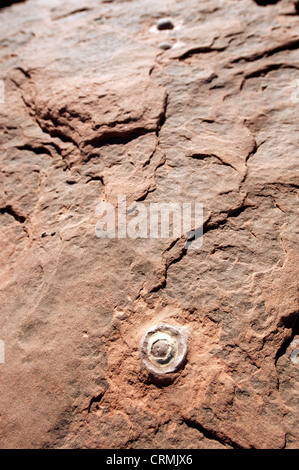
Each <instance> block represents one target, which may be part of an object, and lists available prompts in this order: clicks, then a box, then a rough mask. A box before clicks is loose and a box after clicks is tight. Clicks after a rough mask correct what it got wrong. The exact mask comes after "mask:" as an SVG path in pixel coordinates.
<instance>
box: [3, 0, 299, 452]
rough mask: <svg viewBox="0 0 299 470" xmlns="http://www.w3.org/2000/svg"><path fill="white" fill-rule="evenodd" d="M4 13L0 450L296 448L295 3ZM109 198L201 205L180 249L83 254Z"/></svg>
mask: <svg viewBox="0 0 299 470" xmlns="http://www.w3.org/2000/svg"><path fill="white" fill-rule="evenodd" d="M6 3H7V4H11V5H10V6H7V7H5V8H1V10H0V23H1V31H0V44H1V48H0V78H1V79H2V80H3V81H4V84H5V99H4V100H2V101H4V103H0V145H1V151H0V169H1V173H0V183H1V184H0V234H1V236H0V309H1V315H0V339H1V340H3V341H4V344H5V363H3V364H2V363H1V364H0V377H1V378H0V421H1V428H0V446H1V447H2V448H25V447H29V448H40V447H43V448H49V447H50V448H53V447H57V448H78V447H80V448H221V449H225V448H279V449H280V448H296V447H298V446H299V413H298V409H299V407H298V400H299V385H298V381H299V372H298V371H299V364H298V363H296V362H295V361H293V362H292V361H291V360H290V355H291V354H292V351H293V349H292V344H297V343H296V340H297V339H299V322H298V321H297V319H298V278H299V275H298V265H299V263H298V198H297V195H298V144H299V137H298V135H299V134H298V106H299V71H298V69H299V53H298V46H299V26H298V25H299V23H298V5H297V7H296V5H295V4H296V3H298V2H293V1H289V0H282V1H278V2H255V1H253V0H231V1H226V0H202V1H200V2H198V0H188V2H185V1H184V0H176V1H175V0H169V1H167V2H161V1H158V0H152V1H150V2H148V1H146V0H131V1H129V0H128V1H123V0H102V1H98V0H86V1H84V2H79V1H78V0H67V1H65V2H61V1H58V0H53V1H51V2H46V1H44V0H27V1H25V2H6ZM267 3H269V4H268V5H267ZM296 8H297V9H296ZM163 18H167V19H168V21H169V22H170V24H171V25H172V27H171V28H170V27H168V28H164V27H163V28H162V29H158V28H157V24H158V22H159V20H161V19H163ZM165 24H166V22H165ZM161 44H167V47H165V48H164V47H163V49H161V47H159V46H160V45H161ZM168 46H169V47H168ZM120 194H122V195H125V196H126V198H127V204H128V205H129V204H131V203H133V202H138V201H142V202H143V203H144V204H150V203H155V202H169V203H172V202H179V203H184V202H188V201H196V202H199V203H202V204H203V207H204V221H203V228H204V236H203V244H202V247H201V248H200V249H197V250H196V249H194V250H192V249H191V248H190V249H188V251H186V249H185V240H184V238H183V237H181V238H170V239H142V238H139V239H136V240H134V239H130V238H123V239H108V238H105V239H98V238H97V237H96V235H95V225H96V222H97V216H96V214H95V209H96V207H97V205H98V203H99V202H100V201H101V200H105V201H107V202H110V203H111V204H116V203H117V200H118V195H120ZM191 245H192V243H191ZM163 322H164V323H168V324H171V325H173V326H175V327H178V328H187V329H188V338H189V339H188V356H187V361H186V364H185V365H184V367H183V368H182V369H181V370H180V371H178V372H176V373H174V374H170V375H169V377H168V378H167V380H165V381H164V382H161V383H160V382H157V381H156V380H154V379H153V377H152V376H151V375H150V374H149V373H148V371H146V369H145V368H144V367H143V366H142V363H141V360H140V355H139V343H140V340H141V338H142V337H143V335H144V333H145V332H146V331H147V330H148V329H149V328H151V327H152V326H153V325H155V324H159V323H163ZM182 397H183V399H182Z"/></svg>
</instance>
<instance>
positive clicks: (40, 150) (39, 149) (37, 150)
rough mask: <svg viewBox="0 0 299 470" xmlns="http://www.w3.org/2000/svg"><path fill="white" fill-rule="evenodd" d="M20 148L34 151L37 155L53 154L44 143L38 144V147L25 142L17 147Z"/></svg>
mask: <svg viewBox="0 0 299 470" xmlns="http://www.w3.org/2000/svg"><path fill="white" fill-rule="evenodd" d="M17 149H18V150H28V151H29V152H33V153H35V154H36V155H42V154H46V155H51V152H50V150H49V149H47V148H46V147H43V146H42V145H40V146H39V145H37V146H36V147H35V146H33V145H30V144H25V145H21V146H19V147H17Z"/></svg>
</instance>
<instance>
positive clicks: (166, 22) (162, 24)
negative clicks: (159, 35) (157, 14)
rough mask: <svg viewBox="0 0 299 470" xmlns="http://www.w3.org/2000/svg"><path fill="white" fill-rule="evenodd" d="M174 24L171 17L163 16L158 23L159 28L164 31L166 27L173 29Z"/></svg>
mask: <svg viewBox="0 0 299 470" xmlns="http://www.w3.org/2000/svg"><path fill="white" fill-rule="evenodd" d="M173 28H174V25H173V22H172V21H171V19H169V18H161V19H160V20H159V21H158V23H157V29H158V30H159V31H163V30H165V29H173Z"/></svg>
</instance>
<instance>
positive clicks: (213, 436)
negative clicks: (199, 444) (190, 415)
mask: <svg viewBox="0 0 299 470" xmlns="http://www.w3.org/2000/svg"><path fill="white" fill-rule="evenodd" d="M184 423H185V424H186V425H187V426H188V427H189V428H193V429H196V430H197V431H199V432H200V433H201V434H203V435H204V437H205V438H206V439H210V440H213V441H217V442H219V443H220V444H222V445H230V446H231V447H233V448H234V449H243V447H242V446H241V445H240V444H238V443H237V442H234V441H232V440H231V439H230V438H228V437H227V436H222V435H221V436H220V435H219V434H218V433H216V432H214V431H209V430H208V429H206V428H205V427H204V426H202V425H201V424H199V423H197V422H195V421H194V420H192V419H186V418H185V419H184Z"/></svg>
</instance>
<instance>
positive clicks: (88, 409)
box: [86, 390, 106, 413]
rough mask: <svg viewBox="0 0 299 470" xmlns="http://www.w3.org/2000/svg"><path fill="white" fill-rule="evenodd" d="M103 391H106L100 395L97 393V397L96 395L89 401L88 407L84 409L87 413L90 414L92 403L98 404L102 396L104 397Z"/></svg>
mask: <svg viewBox="0 0 299 470" xmlns="http://www.w3.org/2000/svg"><path fill="white" fill-rule="evenodd" d="M105 391H106V390H103V391H102V392H101V393H99V395H96V396H94V397H92V398H91V399H90V402H89V405H88V407H87V408H86V409H87V412H88V413H90V411H91V407H92V405H93V404H94V403H100V402H101V400H102V398H103V396H104V395H105Z"/></svg>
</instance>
